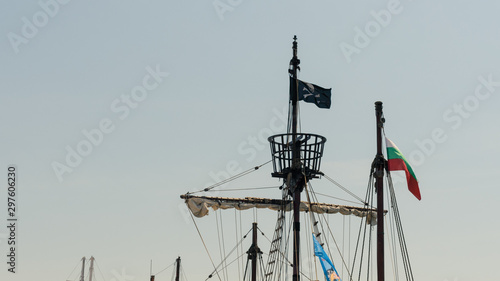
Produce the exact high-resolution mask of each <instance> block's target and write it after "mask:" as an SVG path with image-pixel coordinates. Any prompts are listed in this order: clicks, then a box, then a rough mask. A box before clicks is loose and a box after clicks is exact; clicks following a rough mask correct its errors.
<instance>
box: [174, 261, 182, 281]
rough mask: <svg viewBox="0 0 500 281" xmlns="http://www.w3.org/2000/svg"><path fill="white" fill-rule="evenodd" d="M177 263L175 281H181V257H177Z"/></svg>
mask: <svg viewBox="0 0 500 281" xmlns="http://www.w3.org/2000/svg"><path fill="white" fill-rule="evenodd" d="M175 263H176V265H177V266H176V269H175V281H179V278H180V272H181V257H177V260H175Z"/></svg>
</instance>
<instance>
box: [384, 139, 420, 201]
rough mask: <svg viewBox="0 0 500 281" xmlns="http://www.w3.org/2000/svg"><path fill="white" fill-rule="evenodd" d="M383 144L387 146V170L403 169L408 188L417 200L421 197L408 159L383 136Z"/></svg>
mask: <svg viewBox="0 0 500 281" xmlns="http://www.w3.org/2000/svg"><path fill="white" fill-rule="evenodd" d="M385 146H386V148H387V166H388V168H389V171H400V170H402V171H405V173H406V182H407V183H408V189H409V190H410V192H411V193H412V194H413V195H415V197H417V199H418V200H420V199H422V197H421V196H420V189H419V187H418V180H417V177H416V176H415V173H414V172H413V169H412V168H411V166H410V164H409V163H408V161H406V159H405V157H404V156H403V154H402V153H401V151H399V149H398V147H397V146H396V145H395V144H394V143H393V142H392V141H391V140H390V139H388V138H387V137H386V138H385Z"/></svg>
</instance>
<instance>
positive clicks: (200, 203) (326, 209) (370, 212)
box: [181, 195, 377, 225]
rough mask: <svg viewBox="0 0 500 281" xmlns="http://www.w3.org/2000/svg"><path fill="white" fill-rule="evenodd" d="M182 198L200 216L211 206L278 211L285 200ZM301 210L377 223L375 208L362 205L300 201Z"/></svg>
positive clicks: (290, 205)
mask: <svg viewBox="0 0 500 281" xmlns="http://www.w3.org/2000/svg"><path fill="white" fill-rule="evenodd" d="M181 198H182V199H185V202H186V205H187V206H188V208H189V210H190V211H191V213H192V214H193V215H194V216H195V217H198V218H201V217H204V216H206V215H208V212H209V208H212V209H213V210H214V211H216V210H217V209H232V208H234V209H237V210H247V209H251V208H259V209H270V210H273V211H278V210H280V209H281V208H282V205H283V202H282V200H280V199H266V198H255V197H245V198H227V197H206V196H191V195H182V196H181ZM284 206H285V207H284V209H285V211H291V210H292V209H293V206H292V202H285V204H284ZM300 211H301V212H308V211H312V212H314V213H318V214H337V213H340V214H342V215H345V216H348V215H354V216H356V217H360V218H364V217H366V220H367V223H369V224H371V225H376V224H377V220H376V219H377V216H376V210H375V209H366V208H362V207H352V206H344V205H336V204H325V203H311V204H309V203H307V202H301V203H300Z"/></svg>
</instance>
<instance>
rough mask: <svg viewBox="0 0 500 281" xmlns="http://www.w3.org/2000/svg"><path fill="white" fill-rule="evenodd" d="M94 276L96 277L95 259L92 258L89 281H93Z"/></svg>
mask: <svg viewBox="0 0 500 281" xmlns="http://www.w3.org/2000/svg"><path fill="white" fill-rule="evenodd" d="M92 275H94V257H93V256H91V257H90V267H89V281H92Z"/></svg>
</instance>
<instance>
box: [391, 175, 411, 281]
mask: <svg viewBox="0 0 500 281" xmlns="http://www.w3.org/2000/svg"><path fill="white" fill-rule="evenodd" d="M387 180H388V181H389V192H390V193H391V203H392V208H393V210H394V218H395V222H396V229H397V231H398V238H399V244H400V248H401V255H402V257H403V265H404V269H405V274H406V280H409V281H414V278H413V271H412V269H411V264H410V256H409V254H408V248H407V247H406V239H405V237H404V233H403V224H402V222H401V217H400V216H399V208H398V203H397V201H396V193H395V192H394V186H393V185H392V178H391V177H390V174H389V173H388V177H387Z"/></svg>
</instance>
